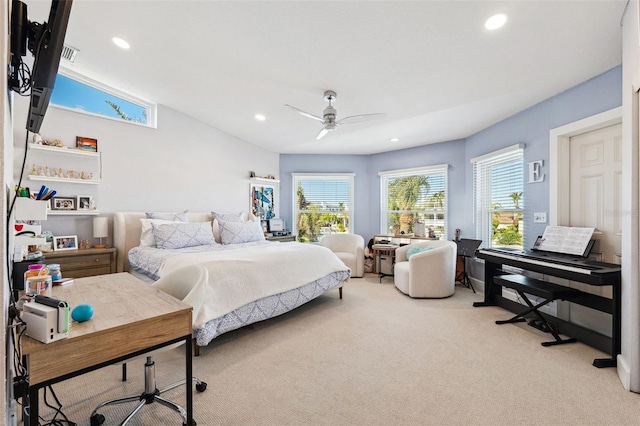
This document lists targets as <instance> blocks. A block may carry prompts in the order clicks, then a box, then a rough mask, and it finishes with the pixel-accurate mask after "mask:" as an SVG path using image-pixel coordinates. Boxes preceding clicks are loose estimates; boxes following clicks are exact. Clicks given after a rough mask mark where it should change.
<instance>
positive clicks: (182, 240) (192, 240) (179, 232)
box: [152, 222, 217, 249]
mask: <svg viewBox="0 0 640 426" xmlns="http://www.w3.org/2000/svg"><path fill="white" fill-rule="evenodd" d="M152 226H153V236H154V238H155V239H156V247H158V248H161V249H179V248H184V247H194V246H204V245H210V244H217V243H216V241H215V239H214V238H213V232H212V231H211V223H210V222H175V223H167V224H155V223H153V224H152Z"/></svg>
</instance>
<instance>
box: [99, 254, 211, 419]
mask: <svg viewBox="0 0 640 426" xmlns="http://www.w3.org/2000/svg"><path fill="white" fill-rule="evenodd" d="M208 277H209V273H208V271H207V270H206V269H205V268H204V267H203V266H201V265H195V264H194V265H189V266H185V267H184V268H180V269H178V270H176V271H174V272H171V273H169V274H167V275H166V276H164V277H162V278H161V279H159V280H158V281H156V282H155V283H153V287H155V288H157V289H159V290H161V291H164V292H165V293H168V294H170V295H172V296H174V297H175V298H176V299H180V300H182V301H183V302H185V303H187V304H189V305H191V306H192V307H193V312H192V321H194V322H195V320H196V317H197V316H198V311H199V310H200V307H201V306H202V302H203V300H204V297H205V292H206V288H207V281H208ZM182 343H184V342H180V343H176V344H174V345H170V346H166V347H164V348H161V349H158V350H157V351H153V352H151V353H149V354H145V355H144V356H145V357H146V358H147V362H146V363H145V364H144V392H143V393H142V394H137V395H132V396H127V397H123V398H117V399H112V400H110V401H106V402H103V403H102V404H100V405H98V406H97V407H96V408H95V409H94V410H93V412H92V413H91V426H100V425H102V424H103V423H104V422H105V416H104V415H102V414H99V413H98V410H99V409H101V408H103V407H105V406H107V405H113V404H124V403H127V402H138V404H137V405H136V406H135V407H134V408H133V410H132V411H131V412H130V413H129V415H128V416H127V417H125V419H124V420H123V421H122V423H120V425H121V426H122V425H126V424H127V423H128V422H129V421H130V420H131V419H132V418H133V417H134V416H135V415H136V413H137V412H138V411H140V409H141V408H142V407H144V406H145V405H147V404H151V403H153V402H157V403H159V404H160V405H163V406H165V407H168V408H171V409H172V410H174V411H176V412H178V413H179V414H180V415H181V416H182V423H183V424H184V425H186V424H187V411H186V410H185V409H184V408H183V407H181V406H180V405H178V404H176V403H174V402H171V401H169V400H167V399H165V398H162V397H161V396H160V395H162V394H163V393H165V392H167V391H169V390H171V389H174V388H176V387H178V386H181V385H183V384H185V380H184V379H183V380H180V381H178V382H176V383H173V384H171V385H169V386H167V387H165V388H163V389H160V390H158V388H157V387H156V370H155V362H154V361H153V354H154V353H156V352H160V351H165V350H168V349H173V348H176V347H178V346H180V345H182ZM134 359H135V358H134ZM125 371H126V364H125V365H123V380H126V374H125ZM192 382H195V383H196V390H197V391H198V392H204V391H205V389H206V388H207V384H206V383H205V382H203V381H200V380H199V379H198V378H196V377H193V378H192ZM195 424H196V422H195V421H194V422H193V425H195Z"/></svg>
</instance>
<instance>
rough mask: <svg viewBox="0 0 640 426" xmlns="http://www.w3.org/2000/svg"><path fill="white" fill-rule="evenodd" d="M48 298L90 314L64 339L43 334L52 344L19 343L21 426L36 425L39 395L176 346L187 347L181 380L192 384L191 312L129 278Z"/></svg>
mask: <svg viewBox="0 0 640 426" xmlns="http://www.w3.org/2000/svg"><path fill="white" fill-rule="evenodd" d="M52 296H53V297H54V298H56V299H59V300H61V301H64V302H66V303H67V304H68V306H69V308H70V309H73V308H74V307H76V306H78V305H80V304H90V305H92V307H93V311H94V314H93V317H92V318H91V319H90V320H88V321H85V322H81V323H78V322H73V323H71V324H70V327H69V331H68V336H62V338H59V339H57V340H56V333H53V331H54V330H49V331H51V333H50V334H49V333H45V334H48V336H46V337H47V340H53V341H52V342H51V343H46V344H45V343H42V342H40V341H37V340H35V339H33V338H31V337H29V336H26V335H23V336H22V337H21V338H20V339H19V342H18V345H19V347H20V348H21V351H22V359H23V363H24V367H25V368H26V371H27V374H28V380H29V383H28V385H29V386H28V397H27V396H24V395H23V401H24V415H25V424H30V425H32V426H35V425H38V424H39V422H38V404H39V401H38V399H39V398H38V396H39V391H40V389H42V388H44V387H46V386H49V385H52V384H54V383H57V382H60V381H63V380H67V379H69V378H72V377H75V376H78V375H81V374H84V373H87V372H89V371H92V370H96V369H98V368H102V367H105V366H107V365H110V364H114V363H119V362H123V361H125V360H126V359H128V358H131V357H133V356H137V355H141V354H143V353H145V352H148V351H151V350H154V349H158V348H160V347H163V346H168V345H170V344H173V343H177V342H180V341H184V342H185V343H186V345H185V378H186V379H187V383H189V382H190V379H191V377H192V365H191V355H192V346H191V330H192V322H191V311H192V308H191V306H189V305H188V304H186V303H183V302H182V301H179V300H177V299H175V298H173V297H171V296H169V295H168V294H166V293H163V292H161V291H159V290H157V289H154V288H153V287H151V286H149V285H148V284H145V283H144V282H142V281H141V280H138V279H137V278H135V277H133V276H132V275H130V274H127V273H119V274H110V275H100V276H94V277H87V278H79V279H75V280H74V283H73V284H71V285H68V286H63V287H56V288H54V289H53V294H52ZM55 324H56V325H57V324H58V321H57V317H56V320H55ZM60 331H61V332H63V331H64V327H62V329H60ZM97 385H98V386H99V384H97ZM191 388H192V387H191V386H186V387H185V389H186V392H187V393H186V401H187V406H186V410H187V421H188V424H193V401H192V389H191ZM27 399H28V401H27Z"/></svg>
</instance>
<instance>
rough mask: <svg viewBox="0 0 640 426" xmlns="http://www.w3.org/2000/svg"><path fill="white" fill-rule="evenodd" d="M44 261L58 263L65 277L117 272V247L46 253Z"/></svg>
mask: <svg viewBox="0 0 640 426" xmlns="http://www.w3.org/2000/svg"><path fill="white" fill-rule="evenodd" d="M43 263H47V264H49V263H58V264H60V269H61V270H62V277H63V278H82V277H92V276H94V275H103V274H114V273H115V272H116V249H115V248H90V249H86V250H65V251H54V252H51V253H46V254H45V256H44V261H43Z"/></svg>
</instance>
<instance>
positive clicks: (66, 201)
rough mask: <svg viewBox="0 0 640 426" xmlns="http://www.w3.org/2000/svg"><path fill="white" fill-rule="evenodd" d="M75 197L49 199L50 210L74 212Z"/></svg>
mask: <svg viewBox="0 0 640 426" xmlns="http://www.w3.org/2000/svg"><path fill="white" fill-rule="evenodd" d="M75 209H76V198H75V197H53V198H52V199H51V210H75Z"/></svg>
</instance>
